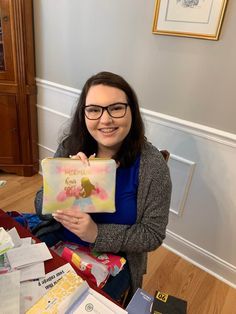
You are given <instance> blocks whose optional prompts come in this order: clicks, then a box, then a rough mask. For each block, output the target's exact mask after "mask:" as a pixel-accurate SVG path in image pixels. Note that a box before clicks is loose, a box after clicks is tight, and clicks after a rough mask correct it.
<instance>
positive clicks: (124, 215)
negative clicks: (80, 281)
mask: <svg viewBox="0 0 236 314" xmlns="http://www.w3.org/2000/svg"><path fill="white" fill-rule="evenodd" d="M139 165H140V156H139V157H137V158H136V160H135V162H134V163H133V164H132V165H131V166H130V167H126V168H124V167H123V168H122V167H118V168H117V170H116V191H115V206H116V211H115V212H114V213H92V214H90V215H91V217H92V219H93V220H94V221H95V222H96V223H103V224H106V223H109V224H122V225H133V224H134V223H135V222H136V218H137V191H138V175H139ZM63 233H64V237H65V241H71V242H76V243H79V244H83V245H88V243H86V242H84V241H82V240H80V238H79V237H77V236H76V235H75V234H73V233H72V232H70V231H69V230H68V229H66V228H64V227H63Z"/></svg>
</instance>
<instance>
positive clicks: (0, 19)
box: [0, 0, 14, 81]
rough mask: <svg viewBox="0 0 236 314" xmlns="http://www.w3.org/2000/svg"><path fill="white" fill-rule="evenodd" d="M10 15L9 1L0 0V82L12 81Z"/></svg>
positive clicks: (11, 25) (12, 63) (11, 26)
mask: <svg viewBox="0 0 236 314" xmlns="http://www.w3.org/2000/svg"><path fill="white" fill-rule="evenodd" d="M12 28H13V21H12V14H11V10H10V1H9V0H7V1H6V0H0V80H4V81H14V62H13V45H12Z"/></svg>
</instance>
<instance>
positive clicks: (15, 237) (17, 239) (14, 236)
mask: <svg viewBox="0 0 236 314" xmlns="http://www.w3.org/2000/svg"><path fill="white" fill-rule="evenodd" d="M8 234H9V235H10V237H11V239H12V241H13V243H14V247H15V248H16V247H19V246H21V244H22V240H21V238H20V236H19V234H18V232H17V230H16V228H15V227H14V228H12V229H11V230H9V231H8Z"/></svg>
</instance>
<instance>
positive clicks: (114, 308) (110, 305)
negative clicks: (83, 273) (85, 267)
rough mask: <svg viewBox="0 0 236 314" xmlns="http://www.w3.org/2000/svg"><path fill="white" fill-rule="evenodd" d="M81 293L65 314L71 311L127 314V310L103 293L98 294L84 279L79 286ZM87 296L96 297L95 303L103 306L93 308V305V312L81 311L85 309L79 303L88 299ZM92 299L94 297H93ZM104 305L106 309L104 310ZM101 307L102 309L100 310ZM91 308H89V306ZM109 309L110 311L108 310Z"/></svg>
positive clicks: (69, 313) (71, 312)
mask: <svg viewBox="0 0 236 314" xmlns="http://www.w3.org/2000/svg"><path fill="white" fill-rule="evenodd" d="M81 288H82V289H81V293H80V295H79V296H78V298H77V300H76V301H75V302H74V303H73V305H72V306H71V307H69V308H68V309H67V310H66V312H65V314H73V313H96V314H98V313H102V314H104V313H106V314H107V313H115V314H127V313H128V312H127V311H126V310H124V309H122V308H121V307H120V306H118V305H116V304H115V303H114V302H112V301H111V300H109V299H107V298H106V297H105V296H104V295H102V294H100V293H99V292H97V291H95V290H94V289H92V288H90V287H89V285H88V283H87V282H86V281H85V282H84V283H83V286H82V287H81ZM89 296H92V299H93V298H95V299H96V301H97V302H96V305H98V304H102V305H103V307H102V306H101V307H98V308H96V309H95V307H94V309H93V310H94V312H92V311H91V312H89V311H87V312H82V311H81V309H83V310H84V309H85V307H83V308H81V305H82V304H83V302H84V301H85V299H86V300H88V298H89ZM93 300H94V299H93ZM104 307H105V308H106V310H104ZM101 309H102V310H101ZM107 309H108V310H107ZM90 310H91V308H90ZM109 311H110V312H109Z"/></svg>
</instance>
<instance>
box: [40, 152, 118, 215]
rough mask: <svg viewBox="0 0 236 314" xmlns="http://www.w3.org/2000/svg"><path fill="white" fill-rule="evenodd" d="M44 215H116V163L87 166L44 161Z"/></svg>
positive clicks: (65, 160)
mask: <svg viewBox="0 0 236 314" xmlns="http://www.w3.org/2000/svg"><path fill="white" fill-rule="evenodd" d="M42 171H43V192H44V193H43V210H42V213H43V214H51V213H53V212H55V211H56V210H58V209H66V208H71V207H72V208H76V209H79V210H80V211H82V212H86V213H96V212H97V213H99V212H107V213H114V212H115V180H116V162H115V160H113V159H102V158H94V159H91V160H89V165H88V164H87V163H83V162H82V161H81V160H78V159H70V158H45V159H43V160H42Z"/></svg>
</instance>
